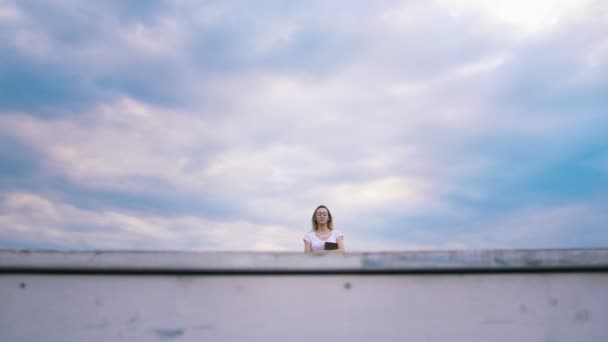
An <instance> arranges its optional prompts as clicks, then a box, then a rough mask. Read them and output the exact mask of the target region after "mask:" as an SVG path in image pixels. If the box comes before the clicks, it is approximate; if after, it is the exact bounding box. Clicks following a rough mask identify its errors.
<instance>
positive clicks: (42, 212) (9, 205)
mask: <svg viewBox="0 0 608 342" xmlns="http://www.w3.org/2000/svg"><path fill="white" fill-rule="evenodd" d="M303 234H304V233H302V234H300V233H299V232H293V231H290V230H289V229H287V228H286V227H282V226H276V225H274V226H273V225H264V224H252V223H249V222H245V221H241V220H236V219H235V220H230V221H215V220H209V219H205V218H201V217H195V216H176V217H163V216H158V215H146V214H136V213H129V212H123V211H105V212H99V211H91V210H85V209H79V208H77V207H74V206H73V205H70V204H66V203H62V202H60V201H56V200H51V199H48V198H44V197H41V196H39V195H37V194H34V193H5V194H4V195H3V196H2V198H1V201H0V240H3V241H19V242H21V243H23V242H28V243H33V244H37V245H39V246H47V247H48V246H51V247H53V248H102V249H150V250H234V251H238V250H248V251H251V250H253V251H255V250H275V251H281V250H292V251H295V250H301V249H302V248H303V247H302V243H301V242H300V240H301V235H302V236H303Z"/></svg>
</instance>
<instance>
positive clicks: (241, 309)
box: [0, 254, 608, 342]
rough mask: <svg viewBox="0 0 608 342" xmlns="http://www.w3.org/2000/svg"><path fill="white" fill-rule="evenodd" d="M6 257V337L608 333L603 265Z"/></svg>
mask: <svg viewBox="0 0 608 342" xmlns="http://www.w3.org/2000/svg"><path fill="white" fill-rule="evenodd" d="M0 256H1V254H0ZM239 257H240V258H241V257H242V255H240V256H239ZM303 257H304V258H307V257H306V256H303ZM313 258H314V257H313ZM456 259H458V258H456ZM5 260H6V259H5ZM1 261H2V260H0V264H2V262H1ZM4 266H5V268H4V269H0V270H3V272H2V273H0V341H2V342H9V341H20V342H30V341H57V342H59V341H60V342H69V341H78V342H82V341H134V342H136V341H249V342H252V341H260V342H262V341H263V342H267V341H306V342H310V341H349V342H356V341H365V342H369V341H412V342H416V341H425V342H436V341H451V342H455V341H463V342H464V341H466V342H474V341H479V342H481V341H483V342H486V341H493V342H494V341H505V342H506V341H509V342H525V341H530V342H532V341H534V342H538V341H545V342H549V341H552V342H558V341H564V342H572V341H577V342H579V341H597V342H605V341H608V273H606V272H602V271H594V272H584V271H581V272H575V271H573V270H572V269H570V270H568V271H567V272H559V271H556V272H549V273H544V272H543V273H540V272H539V273H534V272H532V273H528V272H512V273H495V272H490V273H486V272H479V273H477V272H466V273H459V272H451V273H440V274H433V273H406V272H405V273H397V274H382V273H381V272H379V273H375V274H365V273H360V274H357V273H356V272H351V273H352V274H332V273H331V272H325V273H318V274H313V273H309V272H302V273H301V274H300V273H298V272H295V271H294V270H297V268H298V267H297V263H296V264H295V265H294V267H293V268H292V273H290V274H281V273H270V274H256V273H255V272H253V273H250V274H247V275H245V274H242V272H241V273H238V272H234V273H230V272H227V273H223V274H217V273H216V274H204V273H199V274H185V275H179V274H172V273H166V274H163V273H162V272H161V273H158V274H142V273H138V272H137V270H136V269H133V272H132V273H129V272H126V273H124V274H115V273H114V274H112V273H107V274H104V273H101V274H86V273H66V274H62V273H44V272H33V271H32V272H24V271H23V270H21V271H17V270H14V269H13V270H10V267H9V268H7V267H6V266H7V263H5V264H4ZM22 266H23V265H22ZM97 266H99V265H97ZM335 266H336V268H339V267H338V266H339V262H338V263H337V264H336V265H335ZM579 266H580V265H579ZM39 271H41V270H39ZM47 271H49V270H47ZM51 271H52V270H51ZM81 271H82V269H81ZM123 271H124V270H123ZM463 271H466V268H463Z"/></svg>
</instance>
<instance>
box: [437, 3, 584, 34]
mask: <svg viewBox="0 0 608 342" xmlns="http://www.w3.org/2000/svg"><path fill="white" fill-rule="evenodd" d="M437 3H438V4H439V5H440V6H442V7H445V8H448V9H449V10H450V11H451V13H452V15H455V16H459V15H462V13H468V12H473V13H475V14H477V15H479V16H480V17H489V19H487V21H490V22H491V21H496V20H498V21H500V22H503V23H505V24H508V25H509V26H510V27H511V28H513V29H515V30H516V31H517V33H518V34H521V35H523V36H528V35H531V34H538V33H546V32H548V31H551V30H553V29H555V28H556V27H558V26H559V25H560V24H563V22H564V21H567V20H572V19H573V18H575V19H579V18H580V16H581V15H582V13H584V11H585V10H586V9H587V7H588V5H589V4H590V3H591V1H590V0H538V1H527V0H494V1H491V2H490V1H483V0H437Z"/></svg>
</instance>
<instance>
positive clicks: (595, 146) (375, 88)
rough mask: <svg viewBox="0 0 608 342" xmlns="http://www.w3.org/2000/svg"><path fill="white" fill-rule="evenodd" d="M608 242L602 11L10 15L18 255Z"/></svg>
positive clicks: (251, 4)
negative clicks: (326, 239)
mask: <svg viewBox="0 0 608 342" xmlns="http://www.w3.org/2000/svg"><path fill="white" fill-rule="evenodd" d="M320 204H324V205H326V206H328V207H329V209H330V211H331V213H332V215H333V218H334V224H335V228H336V229H339V230H340V231H342V233H343V234H344V236H345V238H344V242H345V246H346V249H347V251H399V250H431V249H432V250H448V249H449V250H452V249H521V248H539V249H540V248H543V249H544V248H594V247H606V246H608V3H607V2H605V1H602V0H599V1H594V0H553V1H549V0H537V1H529V0H526V1H520V0H509V1H507V0H496V1H492V2H488V1H482V0H436V1H430V0H425V1H421V0H420V1H419V0H411V1H392V0H377V1H360V0H348V1H324V0H311V1H301V2H285V1H270V0H257V1H237V0H222V1H213V0H208V1H195V0H175V1H146V2H141V1H122V0H120V1H119V0H108V1H100V2H89V1H72V0H53V1H30V0H19V1H9V0H0V249H61V250H91V249H95V250H163V251H165V250H171V251H175V250H179V251H181V250H184V251H302V250H303V248H304V245H303V241H302V237H303V236H304V234H306V233H307V232H308V231H310V229H311V216H312V213H313V211H314V209H315V207H317V206H318V205H320Z"/></svg>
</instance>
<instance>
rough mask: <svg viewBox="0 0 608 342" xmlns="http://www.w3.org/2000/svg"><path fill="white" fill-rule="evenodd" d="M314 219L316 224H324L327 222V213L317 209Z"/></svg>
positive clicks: (324, 210)
mask: <svg viewBox="0 0 608 342" xmlns="http://www.w3.org/2000/svg"><path fill="white" fill-rule="evenodd" d="M315 219H316V220H317V223H318V224H326V223H327V221H329V211H327V209H325V208H319V209H317V213H316V214H315Z"/></svg>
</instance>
